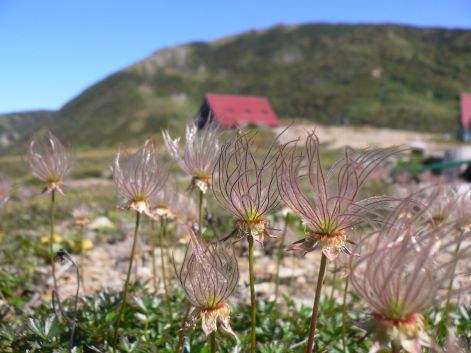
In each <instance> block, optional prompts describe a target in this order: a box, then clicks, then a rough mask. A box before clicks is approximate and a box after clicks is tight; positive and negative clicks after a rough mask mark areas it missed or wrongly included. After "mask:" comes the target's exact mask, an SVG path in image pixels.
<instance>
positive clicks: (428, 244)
mask: <svg viewBox="0 0 471 353" xmlns="http://www.w3.org/2000/svg"><path fill="white" fill-rule="evenodd" d="M398 215H399V213H398ZM397 223H399V224H393V223H388V224H385V226H384V227H383V228H384V232H379V234H377V235H376V240H375V242H376V244H375V246H374V249H373V250H372V251H371V252H370V253H369V254H368V255H364V256H362V258H360V259H359V260H358V261H357V262H356V264H354V266H353V268H352V272H351V276H350V279H351V283H352V285H353V288H354V290H355V291H356V293H357V294H359V296H360V297H361V298H362V299H363V300H364V301H366V302H367V303H368V304H369V306H370V307H371V309H372V311H373V313H372V316H373V318H372V320H370V321H369V322H368V323H366V325H364V328H366V329H368V330H371V331H373V332H374V334H375V343H374V345H373V347H372V349H371V350H370V352H377V351H378V350H380V349H381V347H384V346H385V345H387V344H389V343H390V342H393V343H394V344H395V345H396V346H401V347H403V348H404V349H405V350H406V351H407V352H410V353H419V352H421V351H422V347H423V346H426V347H430V346H431V344H432V341H431V339H430V337H429V336H428V334H427V332H426V326H425V320H424V316H423V314H424V313H425V312H426V311H427V310H428V309H429V308H430V307H432V305H433V304H434V302H436V301H441V300H442V299H443V297H444V296H445V295H446V291H445V290H444V289H445V287H446V284H447V283H448V281H449V278H450V276H452V271H451V270H452V268H453V266H454V264H455V263H456V262H457V261H459V260H460V261H461V260H465V259H466V258H467V257H469V248H468V249H463V251H462V252H461V253H459V254H456V253H455V254H453V256H450V252H451V249H452V248H455V244H456V242H455V241H453V242H442V241H440V238H441V233H443V232H446V231H448V228H441V227H433V228H432V227H426V228H423V226H422V225H421V221H420V220H419V221H417V222H412V223H411V222H410V221H409V220H408V219H405V218H397ZM417 225H418V227H416V226H417ZM395 229H396V232H397V233H396V234H395V233H394V231H395ZM399 232H402V233H406V234H403V235H402V236H399ZM391 235H392V236H393V237H394V239H396V241H394V242H391V241H390V239H389V236H391ZM397 239H399V241H397Z"/></svg>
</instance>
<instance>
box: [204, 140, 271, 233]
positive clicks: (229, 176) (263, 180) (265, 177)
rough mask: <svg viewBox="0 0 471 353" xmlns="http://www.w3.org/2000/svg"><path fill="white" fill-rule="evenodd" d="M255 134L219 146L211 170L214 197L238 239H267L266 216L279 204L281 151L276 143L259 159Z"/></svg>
mask: <svg viewBox="0 0 471 353" xmlns="http://www.w3.org/2000/svg"><path fill="white" fill-rule="evenodd" d="M254 137H255V136H254V135H249V134H248V133H246V132H239V133H238V134H236V135H235V136H234V137H232V138H231V139H229V140H228V141H227V142H226V143H224V144H223V146H222V147H221V152H220V154H219V158H218V161H217V163H216V166H215V168H214V171H213V185H212V189H213V194H214V197H215V199H216V201H217V202H218V203H219V205H220V206H221V207H223V208H224V209H226V210H227V211H228V212H229V213H231V214H232V215H233V216H234V217H235V220H236V225H237V226H238V229H239V233H238V235H239V236H246V235H252V236H258V238H259V239H258V240H259V241H260V242H263V240H264V238H266V237H267V236H268V228H267V222H266V217H267V215H268V213H269V212H271V211H272V210H273V209H274V208H275V207H276V206H277V205H278V203H279V192H278V188H277V185H276V170H277V161H278V159H279V156H280V152H279V151H278V150H277V149H276V148H275V142H276V140H275V141H274V142H273V143H272V144H271V145H270V146H269V148H268V150H267V151H266V153H264V155H263V157H262V159H261V160H257V158H256V157H255V151H254V148H253V146H252V144H253V140H254Z"/></svg>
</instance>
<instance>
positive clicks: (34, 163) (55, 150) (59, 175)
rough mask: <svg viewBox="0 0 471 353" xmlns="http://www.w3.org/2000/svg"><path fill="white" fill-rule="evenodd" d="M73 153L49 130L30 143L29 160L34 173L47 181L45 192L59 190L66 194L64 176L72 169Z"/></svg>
mask: <svg viewBox="0 0 471 353" xmlns="http://www.w3.org/2000/svg"><path fill="white" fill-rule="evenodd" d="M72 160H73V158H72V154H71V153H70V152H68V151H67V150H66V149H65V147H64V145H63V144H62V143H61V142H60V141H59V139H58V138H57V137H56V136H54V135H53V134H52V132H50V131H48V132H47V134H45V135H42V136H39V137H37V138H35V139H34V140H32V141H31V142H30V144H29V150H28V162H29V166H30V168H31V172H32V173H33V175H34V176H35V177H37V178H39V179H40V180H42V181H43V182H44V183H45V186H44V192H52V191H53V190H57V191H58V192H60V193H61V194H64V192H63V190H62V185H63V183H64V178H65V177H66V176H67V175H68V174H69V172H70V170H71V169H72V165H73V163H72Z"/></svg>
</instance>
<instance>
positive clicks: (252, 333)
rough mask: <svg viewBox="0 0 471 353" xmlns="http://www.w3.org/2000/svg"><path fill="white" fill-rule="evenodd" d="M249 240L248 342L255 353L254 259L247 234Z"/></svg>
mask: <svg viewBox="0 0 471 353" xmlns="http://www.w3.org/2000/svg"><path fill="white" fill-rule="evenodd" d="M247 240H248V242H249V278H250V305H251V309H252V326H251V330H250V337H251V344H250V353H255V348H256V345H257V336H256V328H257V306H256V299H255V279H254V261H253V236H252V235H249V236H248V237H247Z"/></svg>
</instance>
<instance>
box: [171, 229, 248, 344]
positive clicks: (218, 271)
mask: <svg viewBox="0 0 471 353" xmlns="http://www.w3.org/2000/svg"><path fill="white" fill-rule="evenodd" d="M190 239H191V241H190V245H189V246H188V249H187V252H186V254H185V258H184V260H183V264H182V266H181V267H180V269H179V270H177V268H176V267H175V272H176V274H177V278H178V280H179V282H180V285H181V286H182V288H183V290H184V292H185V294H186V296H187V297H188V299H189V300H190V302H191V303H192V304H193V305H194V306H195V309H194V310H193V311H192V313H191V315H190V320H189V323H188V325H187V326H193V327H194V325H195V324H196V322H198V321H199V320H201V321H202V327H203V331H204V332H205V334H206V335H208V334H210V333H211V332H213V331H216V330H217V327H218V324H219V325H220V327H221V328H222V329H223V330H224V331H225V332H227V333H229V334H231V335H233V336H235V334H234V333H233V331H232V329H231V327H230V324H229V312H230V311H229V306H228V305H227V300H228V298H229V297H230V296H231V295H232V293H233V292H234V290H235V288H236V286H237V282H238V280H239V269H238V266H237V259H236V257H235V255H234V253H233V250H231V249H228V248H227V246H226V245H225V244H223V243H216V244H202V240H199V239H197V238H196V235H195V234H194V233H193V232H192V231H190Z"/></svg>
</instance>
